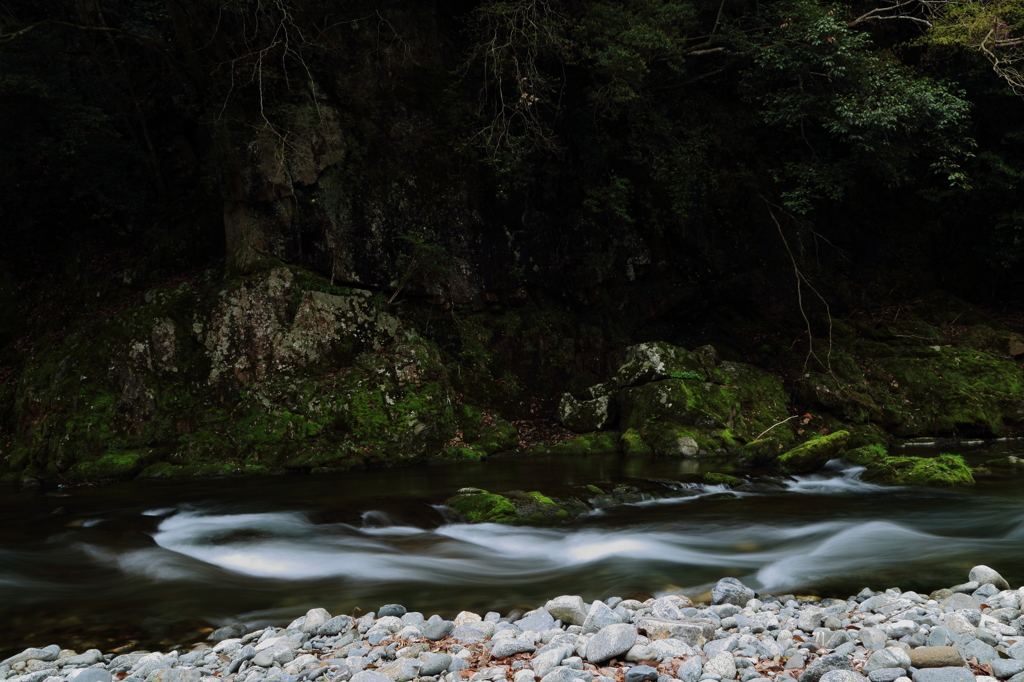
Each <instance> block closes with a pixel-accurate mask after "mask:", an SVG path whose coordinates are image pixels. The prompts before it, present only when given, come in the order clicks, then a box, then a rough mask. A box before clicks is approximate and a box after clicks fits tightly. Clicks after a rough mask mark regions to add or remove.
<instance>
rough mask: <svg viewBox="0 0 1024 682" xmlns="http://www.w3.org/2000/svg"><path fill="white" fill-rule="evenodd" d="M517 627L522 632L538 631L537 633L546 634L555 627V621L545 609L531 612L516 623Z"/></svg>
mask: <svg viewBox="0 0 1024 682" xmlns="http://www.w3.org/2000/svg"><path fill="white" fill-rule="evenodd" d="M516 627H518V628H519V629H520V630H522V631H524V632H525V631H527V630H536V631H537V632H544V631H545V630H550V629H551V628H553V627H555V619H554V618H552V617H551V614H550V613H548V612H547V611H545V610H544V609H537V610H536V611H530V612H529V613H527V614H526V615H524V616H523V617H522V618H520V619H519V620H517V621H516Z"/></svg>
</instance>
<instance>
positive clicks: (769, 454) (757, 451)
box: [737, 438, 783, 467]
mask: <svg viewBox="0 0 1024 682" xmlns="http://www.w3.org/2000/svg"><path fill="white" fill-rule="evenodd" d="M782 449H783V445H782V443H781V442H779V440H778V439H777V438H763V439H761V440H755V441H751V442H750V443H747V444H746V445H744V446H742V447H741V448H740V455H739V458H738V459H737V461H738V462H739V463H740V464H741V465H743V466H752V467H760V466H768V465H770V464H774V463H775V461H776V460H777V459H778V458H779V455H781V454H782Z"/></svg>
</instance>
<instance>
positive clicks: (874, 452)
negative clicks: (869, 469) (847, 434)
mask: <svg viewBox="0 0 1024 682" xmlns="http://www.w3.org/2000/svg"><path fill="white" fill-rule="evenodd" d="M888 456H889V453H888V451H886V449H885V448H884V447H882V446H881V445H864V446H861V447H859V448H853V449H852V450H847V451H846V452H844V453H843V457H844V458H846V459H848V460H849V461H851V462H853V463H854V464H860V465H862V466H867V465H869V464H871V463H872V462H878V461H881V460H883V459H885V458H886V457H888Z"/></svg>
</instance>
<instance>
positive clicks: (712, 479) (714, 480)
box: [703, 472, 747, 488]
mask: <svg viewBox="0 0 1024 682" xmlns="http://www.w3.org/2000/svg"><path fill="white" fill-rule="evenodd" d="M703 478H704V482H705V483H710V484H712V485H724V486H728V487H730V488H739V487H742V486H744V485H746V483H747V482H746V481H744V480H743V479H742V478H739V477H737V476H730V475H729V474H722V473H718V472H711V473H707V474H704V477H703Z"/></svg>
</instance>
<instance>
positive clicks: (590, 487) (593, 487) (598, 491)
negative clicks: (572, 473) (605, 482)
mask: <svg viewBox="0 0 1024 682" xmlns="http://www.w3.org/2000/svg"><path fill="white" fill-rule="evenodd" d="M584 487H585V488H586V489H587V490H589V491H590V492H592V493H595V494H597V495H604V491H603V490H601V489H600V488H598V487H597V486H596V485H593V484H588V485H586V486H584Z"/></svg>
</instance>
